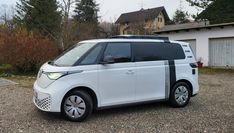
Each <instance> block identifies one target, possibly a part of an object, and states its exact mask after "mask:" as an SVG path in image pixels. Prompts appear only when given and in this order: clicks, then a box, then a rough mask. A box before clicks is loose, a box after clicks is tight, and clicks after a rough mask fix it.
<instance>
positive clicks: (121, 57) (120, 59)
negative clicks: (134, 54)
mask: <svg viewBox="0 0 234 133" xmlns="http://www.w3.org/2000/svg"><path fill="white" fill-rule="evenodd" d="M105 56H112V57H114V60H115V63H124V62H131V45H130V43H109V44H108V45H107V47H106V50H105V52H104V57H105Z"/></svg>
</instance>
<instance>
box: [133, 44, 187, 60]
mask: <svg viewBox="0 0 234 133" xmlns="http://www.w3.org/2000/svg"><path fill="white" fill-rule="evenodd" d="M133 51H134V59H135V61H136V62H141V61H158V60H176V59H185V54H184V51H183V49H182V47H181V46H180V45H179V44H175V43H162V42H155V43H148V42H146V43H142V42H140V43H133Z"/></svg>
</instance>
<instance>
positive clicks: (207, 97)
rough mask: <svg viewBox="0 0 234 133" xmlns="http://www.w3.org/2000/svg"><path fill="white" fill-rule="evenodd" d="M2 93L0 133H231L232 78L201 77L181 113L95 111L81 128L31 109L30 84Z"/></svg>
mask: <svg viewBox="0 0 234 133" xmlns="http://www.w3.org/2000/svg"><path fill="white" fill-rule="evenodd" d="M11 80H13V81H14V82H17V83H19V84H18V85H9V86H4V87H0V111H1V112H0V132H1V133H5V132H128V133H130V132H205V133H206V132H207V133H214V132H230V133H234V75H233V74H213V75H204V74H203V75H200V94H199V95H198V96H196V97H195V98H192V99H191V102H190V103H189V105H188V106H187V107H185V108H180V109H177V108H171V107H170V106H168V105H167V104H165V103H155V104H148V105H139V106H133V107H125V108H119V109H109V110H102V111H96V112H94V113H93V115H91V117H90V118H89V119H88V120H87V121H85V122H83V123H74V122H69V121H66V120H64V119H63V117H61V116H60V115H59V114H50V113H44V112H41V111H39V110H37V109H36V107H35V106H34V105H33V103H32V84H33V80H32V79H22V78H13V79H11Z"/></svg>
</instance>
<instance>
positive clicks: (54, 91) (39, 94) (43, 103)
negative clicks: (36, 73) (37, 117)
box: [33, 81, 64, 112]
mask: <svg viewBox="0 0 234 133" xmlns="http://www.w3.org/2000/svg"><path fill="white" fill-rule="evenodd" d="M59 85H60V84H59ZM59 85H56V84H54V85H53V84H52V85H50V86H48V87H47V88H42V87H40V86H38V84H37V81H36V82H35V83H34V86H33V90H34V95H33V103H34V104H35V106H36V107H37V108H38V109H40V110H42V111H46V112H60V111H61V110H60V107H61V103H62V99H63V96H64V91H62V90H59V89H58V88H62V86H61V85H60V86H59Z"/></svg>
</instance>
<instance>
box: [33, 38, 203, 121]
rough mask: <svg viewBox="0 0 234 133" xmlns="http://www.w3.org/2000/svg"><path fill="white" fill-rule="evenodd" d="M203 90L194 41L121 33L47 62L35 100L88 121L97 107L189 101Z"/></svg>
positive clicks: (76, 47) (48, 109) (85, 43)
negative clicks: (193, 48)
mask: <svg viewBox="0 0 234 133" xmlns="http://www.w3.org/2000/svg"><path fill="white" fill-rule="evenodd" d="M198 91H199V86H198V69H197V64H196V60H195V57H194V55H193V52H192V50H191V48H190V46H189V44H188V43H184V42H178V41H169V40H168V38H165V37H162V38H161V37H154V36H116V37H112V38H109V39H100V40H88V41H82V42H80V43H78V44H76V45H74V46H73V47H72V48H70V49H69V50H67V51H66V52H65V53H63V54H62V55H61V56H59V57H58V58H56V59H55V60H53V61H51V62H48V63H45V64H44V65H43V66H42V67H41V69H40V71H39V73H38V77H37V80H36V82H35V84H34V98H33V101H34V103H35V105H36V106H37V107H38V108H39V109H40V110H42V111H46V112H61V113H62V114H63V115H64V116H65V117H66V118H67V119H68V120H71V121H83V120H84V119H86V118H87V117H88V116H89V115H90V114H91V113H92V111H93V110H98V109H105V108H110V107H119V106H122V105H125V106H126V105H131V104H140V103H146V102H155V101H168V102H169V103H170V104H171V105H172V106H173V107H184V106H186V105H187V104H188V102H189V100H190V97H192V96H195V95H196V94H197V93H198Z"/></svg>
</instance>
